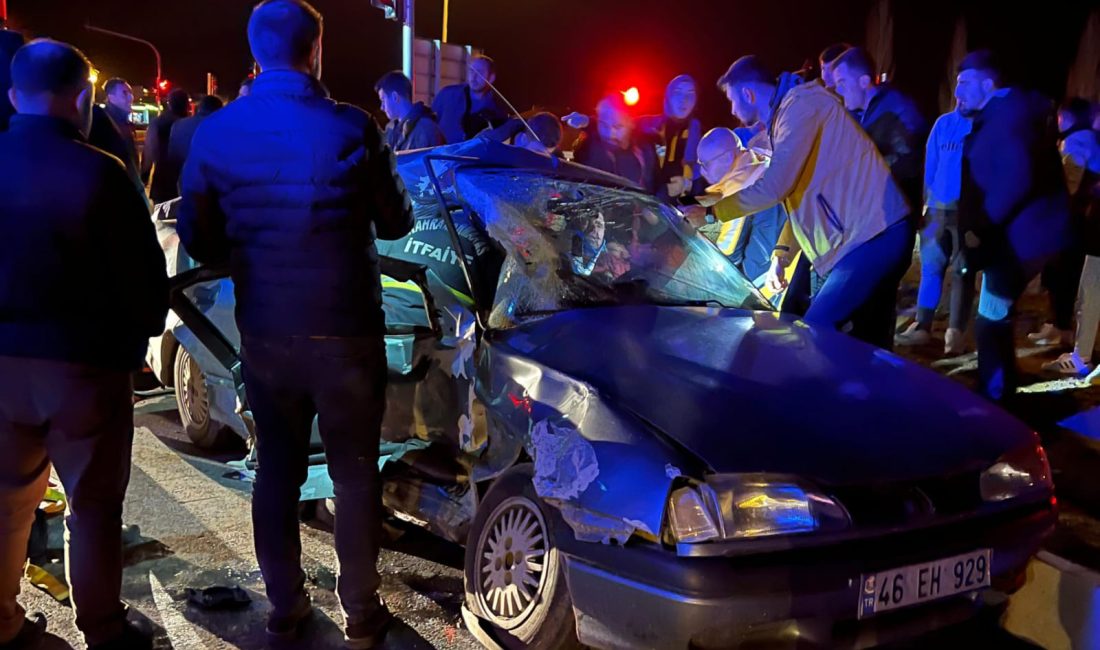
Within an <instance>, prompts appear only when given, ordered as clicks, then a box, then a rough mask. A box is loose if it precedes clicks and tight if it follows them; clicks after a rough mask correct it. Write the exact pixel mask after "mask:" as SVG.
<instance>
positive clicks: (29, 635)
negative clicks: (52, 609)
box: [0, 614, 46, 650]
mask: <svg viewBox="0 0 1100 650" xmlns="http://www.w3.org/2000/svg"><path fill="white" fill-rule="evenodd" d="M45 634H46V615H45V614H31V615H30V616H28V617H27V620H25V621H23V628H22V629H21V630H19V633H18V634H16V635H15V638H14V639H12V640H11V641H8V642H7V643H0V650H31V648H37V647H38V645H39V644H40V643H42V637H43V636H44V635H45Z"/></svg>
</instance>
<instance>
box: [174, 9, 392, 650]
mask: <svg viewBox="0 0 1100 650" xmlns="http://www.w3.org/2000/svg"><path fill="white" fill-rule="evenodd" d="M248 37H249V44H250V45H251V47H252V54H253V56H254V58H255V59H256V61H257V62H258V63H259V65H260V68H261V69H262V72H261V74H260V76H259V77H258V78H257V79H256V81H255V83H254V84H253V86H252V92H251V93H250V94H249V95H248V96H247V97H242V98H241V99H238V100H237V101H235V102H233V103H231V104H230V105H229V106H227V107H225V108H224V109H222V110H220V111H218V112H217V113H215V114H213V115H211V116H210V117H208V118H207V119H206V121H205V122H204V123H203V124H202V125H201V126H200V127H199V129H198V131H197V132H196V133H195V138H194V141H193V143H192V146H191V154H190V157H189V158H188V160H187V164H186V166H185V167H184V171H183V182H182V190H183V201H182V206H181V214H180V218H179V223H178V230H179V235H180V241H181V242H182V243H183V245H184V247H185V248H186V249H187V251H188V252H189V253H190V254H191V256H192V257H194V258H195V259H196V260H198V261H200V262H203V263H207V264H209V263H215V262H221V261H228V262H229V265H230V271H231V274H232V277H233V281H234V284H235V286H236V299H237V326H238V328H239V329H240V332H241V343H242V345H241V347H242V359H243V368H244V379H245V384H246V386H247V391H248V400H249V403H250V406H251V407H252V411H253V413H254V416H255V419H256V429H257V430H256V437H257V445H258V447H257V449H258V461H259V469H258V473H257V477H256V483H255V487H254V494H253V507H252V515H253V526H254V528H255V536H256V556H257V558H258V559H259V563H260V569H261V571H262V573H263V577H264V581H265V583H266V585H267V596H268V598H269V599H270V601H271V604H272V607H273V610H274V611H273V612H272V614H271V617H270V619H269V620H268V624H267V633H268V636H269V638H270V639H272V640H273V641H276V642H281V641H283V640H289V639H293V638H295V637H297V636H298V635H299V634H300V632H301V629H302V627H303V625H304V624H305V622H306V621H307V620H308V619H309V617H310V614H311V611H312V609H311V604H310V600H309V596H308V595H307V594H306V591H305V574H304V573H303V572H302V569H301V566H300V554H301V543H300V541H299V535H298V509H297V503H298V498H299V493H300V489H301V486H302V484H303V483H304V482H305V479H306V473H307V465H308V447H309V439H310V433H311V424H312V422H313V419H314V417H316V416H319V424H320V433H321V438H322V440H323V442H324V445H325V452H326V454H327V456H328V460H329V466H328V468H329V474H330V475H331V477H332V481H333V484H334V487H335V494H336V504H337V511H338V514H337V518H338V523H337V525H336V554H337V557H338V558H339V561H340V572H341V575H340V580H339V584H338V586H337V593H338V594H339V596H340V603H341V606H342V607H343V609H344V615H345V618H346V627H345V637H346V642H347V646H348V647H349V648H369V647H374V645H375V644H377V643H378V642H380V641H381V639H382V637H383V636H384V634H385V630H386V627H387V625H388V624H389V622H390V619H391V617H390V615H389V613H388V611H387V610H386V607H385V605H383V604H382V603H381V602H380V601H379V598H378V595H377V591H378V585H379V583H380V577H379V575H378V570H377V567H376V563H377V557H378V548H379V546H378V545H379V537H380V534H381V513H382V502H381V494H380V483H379V476H378V445H379V439H380V436H381V422H382V415H383V410H384V407H385V384H386V352H385V344H384V341H383V336H384V334H385V329H384V322H383V315H382V306H381V282H380V279H379V269H378V256H377V251H376V249H375V244H374V240H375V237H376V236H377V237H379V238H382V239H397V238H400V237H402V236H404V235H405V234H406V233H408V232H409V230H410V229H411V228H412V225H413V217H412V209H411V206H410V203H409V199H408V196H407V195H406V193H405V188H404V185H403V184H402V182H401V180H400V178H399V177H397V175H396V172H395V170H394V163H393V156H392V154H391V152H390V151H389V149H388V148H386V147H385V145H384V144H383V142H382V134H381V133H380V132H379V130H378V126H377V125H376V124H375V123H374V121H373V120H372V119H371V117H370V116H369V115H368V114H367V113H365V112H363V111H361V110H359V109H358V108H354V107H352V106H348V105H345V104H338V103H336V102H334V101H332V100H331V99H329V98H328V96H327V92H326V91H325V89H324V87H323V86H322V85H321V83H320V82H319V81H318V79H319V77H320V70H321V16H320V14H318V13H317V11H316V10H314V9H313V8H312V7H310V6H309V5H308V4H306V3H305V2H304V1H303V0H268V1H267V2H263V3H261V4H260V5H258V6H257V7H256V9H255V10H254V11H253V13H252V18H251V20H250V21H249V25H248Z"/></svg>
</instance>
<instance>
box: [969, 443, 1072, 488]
mask: <svg viewBox="0 0 1100 650" xmlns="http://www.w3.org/2000/svg"><path fill="white" fill-rule="evenodd" d="M1053 490H1054V483H1053V481H1052V480H1051V478H1050V463H1049V462H1047V454H1046V451H1044V450H1043V447H1042V445H1039V444H1037V443H1036V444H1035V445H1029V446H1027V447H1023V448H1021V449H1017V450H1016V451H1013V452H1009V453H1007V454H1005V455H1004V456H1002V457H1001V458H1000V459H998V460H997V462H996V463H994V464H993V466H992V467H990V468H989V469H987V470H986V471H984V472H982V476H981V493H982V500H983V501H986V502H991V503H997V502H1001V501H1008V500H1010V499H1017V498H1020V497H1026V496H1029V495H1042V496H1044V497H1045V496H1048V495H1049V494H1050V493H1051V492H1052V491H1053Z"/></svg>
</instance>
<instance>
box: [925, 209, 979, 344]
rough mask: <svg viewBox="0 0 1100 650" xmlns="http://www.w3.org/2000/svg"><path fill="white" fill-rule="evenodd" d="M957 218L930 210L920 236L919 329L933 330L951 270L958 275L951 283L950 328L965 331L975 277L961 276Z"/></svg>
mask: <svg viewBox="0 0 1100 650" xmlns="http://www.w3.org/2000/svg"><path fill="white" fill-rule="evenodd" d="M959 244H960V240H959V229H958V217H957V215H956V213H954V212H953V211H951V212H949V211H945V210H929V211H928V222H927V224H926V225H925V227H924V229H923V230H921V233H920V271H921V277H920V290H919V291H918V292H917V325H918V326H919V327H920V328H921V329H924V330H931V329H932V320H933V319H934V318H935V316H936V309H937V308H938V307H939V305H940V300H941V298H942V296H943V281H944V279H945V277H946V276H947V271H948V269H949V268H951V269H953V270H954V271H955V275H954V277H953V278H952V282H951V311H950V321H949V325H948V327H951V328H952V329H957V330H965V329H966V325H967V323H968V322H969V321H970V307H971V304H972V303H973V302H974V273H973V272H970V273H967V274H961V273H958V272H957V271H958V265H957V264H956V263H955V261H956V258H957V256H958V254H959Z"/></svg>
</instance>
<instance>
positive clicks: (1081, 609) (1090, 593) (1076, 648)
mask: <svg viewBox="0 0 1100 650" xmlns="http://www.w3.org/2000/svg"><path fill="white" fill-rule="evenodd" d="M1003 626H1004V628H1005V629H1006V630H1007V631H1008V632H1010V633H1012V634H1014V635H1016V636H1018V637H1021V638H1023V639H1026V640H1028V641H1031V642H1032V643H1036V644H1038V645H1040V646H1042V647H1043V648H1046V649H1047V650H1093V649H1096V648H1100V574H1097V573H1096V572H1094V571H1092V570H1090V569H1087V568H1085V567H1082V566H1080V565H1077V564H1074V563H1072V562H1069V561H1068V560H1065V559H1063V558H1061V557H1059V556H1057V555H1053V554H1051V553H1048V552H1046V551H1042V552H1040V553H1039V555H1038V556H1037V557H1036V558H1035V560H1033V561H1032V563H1031V565H1030V566H1029V567H1028V582H1027V584H1026V585H1025V586H1024V588H1023V589H1021V590H1020V591H1019V592H1017V593H1016V594H1014V595H1013V596H1012V598H1011V599H1010V601H1009V604H1008V610H1007V611H1006V612H1005V615H1004V620H1003Z"/></svg>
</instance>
